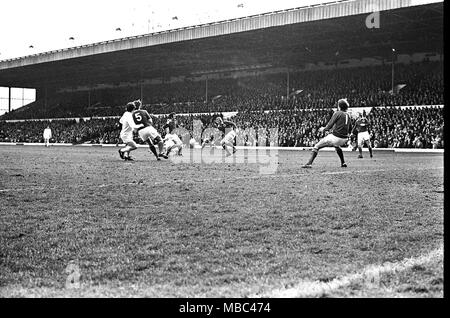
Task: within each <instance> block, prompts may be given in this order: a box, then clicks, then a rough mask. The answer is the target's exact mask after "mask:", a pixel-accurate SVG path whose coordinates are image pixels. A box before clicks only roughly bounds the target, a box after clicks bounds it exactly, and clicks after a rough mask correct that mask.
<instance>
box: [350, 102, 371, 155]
mask: <svg viewBox="0 0 450 318" xmlns="http://www.w3.org/2000/svg"><path fill="white" fill-rule="evenodd" d="M369 126H370V122H369V120H368V119H367V117H366V111H365V110H364V111H363V113H362V114H360V117H359V118H358V119H357V120H356V122H355V127H353V130H352V135H353V131H354V130H355V129H356V130H357V132H358V141H357V146H358V150H359V156H358V158H359V159H361V158H363V155H362V147H363V146H364V144H366V145H367V148H369V154H370V158H373V155H372V146H371V145H370V134H369Z"/></svg>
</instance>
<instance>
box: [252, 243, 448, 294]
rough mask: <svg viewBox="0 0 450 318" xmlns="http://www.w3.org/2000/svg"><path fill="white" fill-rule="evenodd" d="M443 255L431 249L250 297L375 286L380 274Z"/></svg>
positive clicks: (325, 291)
mask: <svg viewBox="0 0 450 318" xmlns="http://www.w3.org/2000/svg"><path fill="white" fill-rule="evenodd" d="M443 257H444V248H443V246H440V247H439V248H438V249H436V250H433V251H431V252H430V253H428V254H426V255H422V256H419V257H412V258H406V259H404V260H403V261H400V262H395V263H389V262H388V263H385V264H383V265H371V266H368V267H366V268H365V269H364V270H363V271H362V272H360V273H356V274H350V275H346V276H343V277H340V278H335V279H333V280H332V281H330V282H321V281H302V282H300V283H298V284H296V286H295V287H292V288H287V289H276V290H273V291H271V292H268V293H265V294H257V295H252V296H250V298H259V297H263V298H298V297H318V296H322V295H324V294H329V293H331V292H333V291H337V290H338V289H340V288H344V287H347V286H349V285H351V284H353V283H357V282H359V283H364V284H366V285H367V286H373V287H375V288H376V287H377V285H376V284H378V286H379V283H380V281H379V280H380V274H385V273H398V272H403V271H405V270H408V269H410V268H412V267H413V266H417V265H424V264H427V263H430V262H435V261H439V260H442V259H443Z"/></svg>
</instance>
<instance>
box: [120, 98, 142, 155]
mask: <svg viewBox="0 0 450 318" xmlns="http://www.w3.org/2000/svg"><path fill="white" fill-rule="evenodd" d="M134 109H135V106H134V103H132V102H130V103H128V104H127V108H126V111H125V113H123V115H122V117H121V118H120V120H119V122H120V123H121V124H122V130H121V131H120V139H122V141H123V142H124V143H125V147H123V148H121V149H119V155H120V158H122V159H125V160H127V161H133V159H132V158H131V157H130V152H131V151H133V150H135V149H137V146H136V143H135V142H134V140H133V132H134V131H135V130H136V129H137V128H139V127H141V126H142V125H136V124H135V123H134V121H133V117H132V114H131V113H132V111H133V110H134Z"/></svg>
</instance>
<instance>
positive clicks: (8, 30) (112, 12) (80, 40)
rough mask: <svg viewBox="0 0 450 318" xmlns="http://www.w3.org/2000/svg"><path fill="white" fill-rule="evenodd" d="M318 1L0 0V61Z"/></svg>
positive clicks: (320, 0)
mask: <svg viewBox="0 0 450 318" xmlns="http://www.w3.org/2000/svg"><path fill="white" fill-rule="evenodd" d="M323 2H326V1H324V0H279V1H273V0H271V1H269V0H220V1H218V0H188V1H187V0H184V1H181V0H164V1H150V0H127V1H117V0H77V1H74V0H71V1H68V0H59V1H58V0H39V1H36V0H2V4H1V12H2V17H1V19H0V60H4V59H9V58H15V57H21V56H26V55H31V54H36V53H41V52H46V51H51V50H56V49H62V48H67V47H73V46H78V45H83V44H89V43H95V42H101V41H105V40H111V39H117V38H122V37H127V36H134V35H140V34H146V33H151V32H157V31H163V30H168V29H174V28H179V27H185V26H191V25H197V24H202V23H208V22H214V21H220V20H226V19H231V18H238V17H244V16H249V15H253V14H259V13H265V12H270V11H276V10H282V9H290V8H296V7H302V6H307V5H311V4H317V3H323Z"/></svg>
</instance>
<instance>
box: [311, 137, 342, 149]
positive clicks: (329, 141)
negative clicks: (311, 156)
mask: <svg viewBox="0 0 450 318" xmlns="http://www.w3.org/2000/svg"><path fill="white" fill-rule="evenodd" d="M346 142H347V138H339V137H336V136H335V135H333V134H328V135H326V136H325V137H323V138H322V139H321V140H320V141H319V142H318V143H317V144H316V145H315V146H314V148H316V149H321V148H323V147H341V146H343V145H345V143H346Z"/></svg>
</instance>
